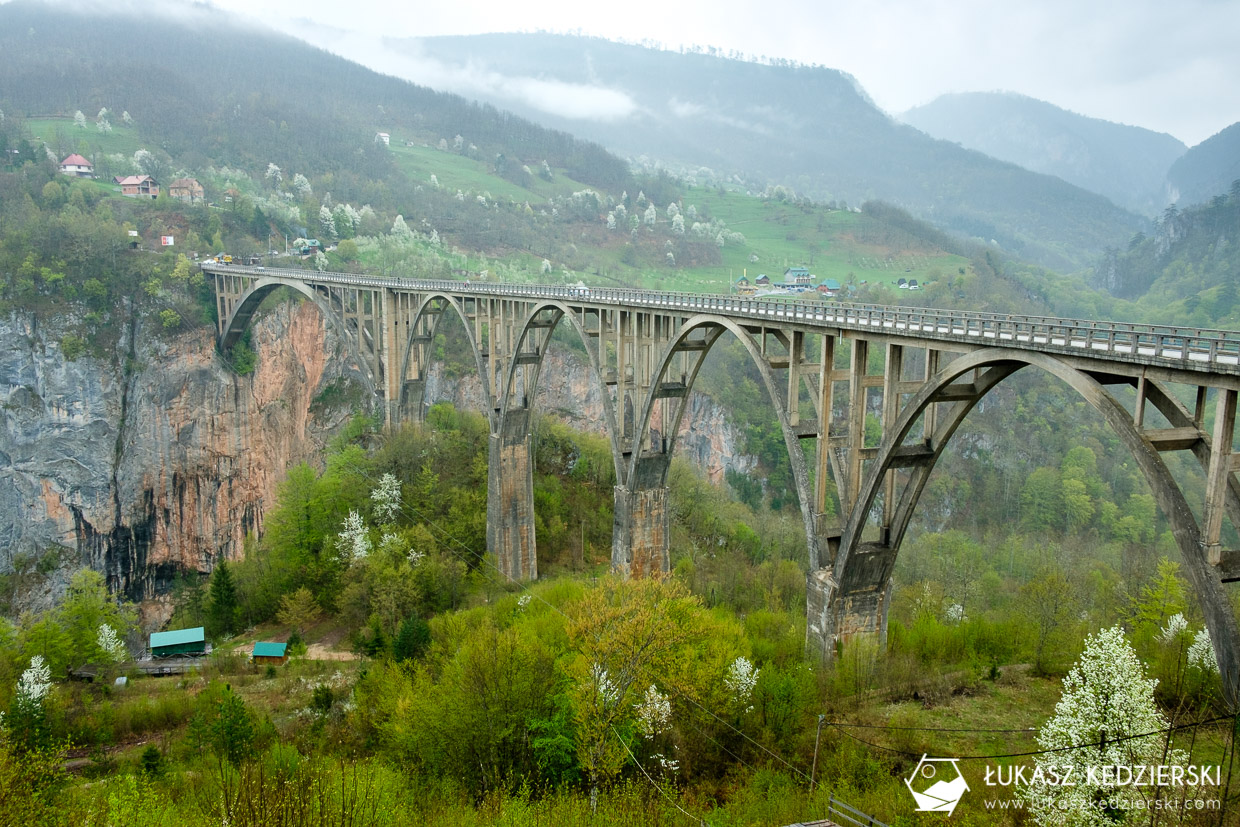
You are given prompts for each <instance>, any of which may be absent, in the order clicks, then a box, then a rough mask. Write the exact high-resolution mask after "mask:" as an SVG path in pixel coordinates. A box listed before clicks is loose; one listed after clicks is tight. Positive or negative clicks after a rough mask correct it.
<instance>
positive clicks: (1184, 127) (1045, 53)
mask: <svg viewBox="0 0 1240 827" xmlns="http://www.w3.org/2000/svg"><path fill="white" fill-rule="evenodd" d="M79 1H81V0H79ZM133 1H134V0H130V2H133ZM0 2H3V0H0ZM85 2H92V0H85ZM117 2H120V3H125V2H126V0H113V1H112V2H111V3H109V5H112V6H113V7H114V6H115V5H117ZM173 2H188V0H173ZM210 3H212V4H213V5H215V6H217V7H219V8H223V9H228V10H231V11H235V12H239V13H242V14H248V15H251V16H254V17H258V18H259V19H261V20H263V21H264V22H267V23H269V24H271V25H272V26H274V27H275V28H278V29H280V30H282V31H285V32H288V33H290V34H294V35H302V36H307V35H309V34H310V33H313V35H312V36H309V37H307V39H311V40H313V41H314V42H315V43H316V44H318V45H321V46H325V47H328V48H333V49H334V50H335V51H338V52H340V53H341V54H343V55H344V56H346V57H349V58H352V59H354V60H357V61H359V62H362V63H366V64H368V65H371V66H373V67H375V68H377V69H380V70H381V71H386V72H388V73H391V74H399V75H402V76H407V77H409V79H410V80H414V81H419V80H420V81H421V82H423V83H426V84H427V85H432V86H435V85H438V86H441V87H442V86H443V85H444V83H443V79H442V78H435V77H433V76H427V77H422V78H419V77H414V76H411V75H415V74H417V73H418V72H420V71H422V69H420V68H419V67H418V65H417V64H414V63H401V62H398V61H396V60H395V59H394V58H393V56H391V55H390V54H384V51H383V50H382V49H381V48H380V47H379V46H378V45H377V42H378V38H379V37H381V36H384V35H390V36H396V37H417V36H430V35H446V34H479V33H484V32H514V31H535V30H540V29H541V30H546V31H556V32H567V31H576V30H580V32H581V33H582V34H588V35H597V36H600V37H607V38H612V39H623V40H626V41H629V42H636V41H643V40H650V41H657V42H658V43H660V44H662V45H663V46H664V47H666V48H679V47H680V46H681V45H685V46H688V45H695V44H696V45H702V46H715V47H718V48H720V49H723V50H725V51H731V50H738V51H742V52H745V53H746V54H750V55H768V56H781V57H787V58H791V59H793V60H797V61H800V62H803V63H818V64H822V65H825V66H829V67H831V68H833V69H840V70H843V71H845V72H848V73H850V74H852V75H854V76H855V77H856V78H857V79H858V80H859V81H860V83H861V85H862V86H864V87H865V89H866V91H867V92H869V94H870V95H871V97H873V98H874V100H875V101H876V102H877V103H878V105H879V106H881V107H883V108H884V109H886V110H887V111H888V112H891V113H893V114H897V113H899V112H902V111H904V110H906V109H908V108H910V107H912V106H916V105H918V104H922V103H928V102H929V101H930V100H932V99H933V98H934V97H935V96H937V95H940V94H943V93H945V92H970V91H992V90H1006V91H1012V92H1020V93H1022V94H1026V95H1030V96H1032V97H1035V98H1040V99H1042V100H1045V101H1048V102H1050V103H1053V104H1055V105H1057V106H1061V107H1064V108H1065V109H1070V110H1072V111H1074V112H1079V113H1081V114H1084V115H1089V116H1092V117H1097V118H1104V119H1106V120H1109V121H1115V122H1118V123H1125V124H1131V125H1134V126H1142V127H1146V128H1147V129H1153V130H1156V131H1158V132H1168V133H1170V134H1172V135H1174V136H1175V137H1177V138H1179V139H1180V140H1182V141H1184V142H1185V143H1186V144H1188V145H1189V146H1192V145H1194V144H1197V143H1200V142H1201V141H1203V140H1205V139H1206V138H1208V137H1210V136H1211V135H1213V134H1215V133H1217V132H1219V131H1220V130H1222V129H1224V128H1225V127H1227V126H1230V125H1231V124H1233V123H1235V122H1236V121H1240V43H1238V42H1237V41H1238V40H1240V0H1178V2H1172V0H1033V1H1032V2H1031V1H1030V0H1009V1H1008V2H1001V0H846V2H841V0H767V2H755V1H754V0H712V2H702V1H701V0H679V1H677V0H671V1H670V2H669V0H602V1H600V0H578V1H577V2H548V1H547V0H529V2H523V3H519V2H510V1H506V2H498V1H497V0H434V2H427V0H413V2H400V0H395V2H392V0H210ZM143 5H145V4H143ZM306 21H313V23H314V24H317V25H307V22H306ZM344 31H349V32H352V33H353V36H348V37H343V36H338V35H340V34H342V33H343V32H344ZM456 91H466V90H456Z"/></svg>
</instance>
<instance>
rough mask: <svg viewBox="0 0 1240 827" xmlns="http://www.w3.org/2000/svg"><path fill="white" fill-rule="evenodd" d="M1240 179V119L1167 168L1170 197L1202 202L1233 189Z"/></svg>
mask: <svg viewBox="0 0 1240 827" xmlns="http://www.w3.org/2000/svg"><path fill="white" fill-rule="evenodd" d="M1237 179H1240V123H1233V124H1232V125H1231V126H1229V127H1227V128H1226V129H1224V130H1223V131H1222V132H1220V133H1218V134H1217V135H1215V136H1213V137H1211V138H1207V139H1206V140H1204V141H1202V142H1201V143H1199V144H1197V146H1195V147H1193V148H1192V149H1190V150H1189V151H1188V152H1186V153H1184V156H1183V157H1182V158H1180V159H1179V160H1178V161H1176V162H1175V164H1173V165H1172V167H1171V169H1170V170H1169V171H1168V172H1167V201H1168V202H1169V203H1177V204H1179V205H1180V206H1181V207H1184V206H1189V205H1192V204H1201V203H1204V202H1206V201H1209V200H1210V199H1211V198H1213V197H1214V196H1216V195H1223V194H1224V193H1226V192H1228V191H1229V190H1231V185H1232V182H1233V181H1236V180H1237Z"/></svg>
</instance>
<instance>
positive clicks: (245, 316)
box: [219, 276, 379, 394]
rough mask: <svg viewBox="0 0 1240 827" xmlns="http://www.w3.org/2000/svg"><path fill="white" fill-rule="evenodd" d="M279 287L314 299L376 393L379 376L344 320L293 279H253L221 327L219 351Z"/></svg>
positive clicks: (229, 345) (230, 344) (231, 342)
mask: <svg viewBox="0 0 1240 827" xmlns="http://www.w3.org/2000/svg"><path fill="white" fill-rule="evenodd" d="M280 287H287V288H289V289H290V290H295V291H297V292H298V293H300V294H302V295H303V296H305V297H306V298H308V299H309V300H310V301H312V302H314V305H315V307H317V308H318V309H319V312H320V313H322V314H323V318H324V319H326V320H327V323H328V324H329V325H331V326H332V329H333V330H335V331H336V335H337V336H339V337H340V341H341V342H343V343H344V346H345V347H346V348H348V350H349V355H350V357H352V359H353V361H354V363H355V364H356V365H357V367H358V369H359V371H360V372H361V375H362V379H363V380H364V381H365V383H366V387H367V389H368V390H369V391H370V392H371V393H372V394H374V393H376V392H377V387H378V379H379V378H378V377H376V376H375V375H374V371H373V369H372V368H371V365H370V363H369V362H368V361H367V360H366V359H363V358H362V354H361V351H359V350H358V348H357V344H356V342H355V341H354V339H353V336H352V335H351V334H350V333H349V331H348V329H347V328H346V327H345V324H344V320H343V319H341V318H340V316H339V314H337V313H336V312H335V311H334V310H332V308H331V307H330V306H329V305H328V304H327V302H326V301H325V300H324V298H323V296H322V294H320V293H319V292H318V291H317V290H315V289H313V288H312V287H311V286H310V285H308V284H306V283H304V282H302V281H300V280H295V279H290V280H284V279H278V278H271V277H269V276H268V277H263V278H258V279H255V280H254V282H253V284H252V285H251V286H250V288H249V289H248V290H247V291H246V292H245V293H244V294H243V295H242V296H241V297H240V299H239V300H238V301H237V303H236V305H234V306H233V309H232V312H230V313H229V314H228V319H227V320H226V321H225V323H224V326H223V330H224V332H223V334H222V335H221V336H220V340H219V347H220V350H221V351H222V352H228V351H229V350H231V349H232V347H233V346H234V345H235V344H237V342H238V340H240V338H241V335H242V334H243V333H245V329H246V328H247V327H248V326H249V324H250V320H251V319H252V318H253V316H254V313H255V312H256V311H257V310H258V307H259V305H261V304H262V303H263V299H265V298H267V296H268V295H270V294H271V293H272V291H274V290H276V289H277V288H280Z"/></svg>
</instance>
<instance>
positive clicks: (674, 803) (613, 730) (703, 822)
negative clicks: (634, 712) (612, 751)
mask: <svg viewBox="0 0 1240 827" xmlns="http://www.w3.org/2000/svg"><path fill="white" fill-rule="evenodd" d="M607 728H608V729H610V730H611V734H612V735H614V736H616V740H617V741H619V742H620V746H622V747H624V751H625V752H627V753H628V754H629V758H632V759H633V763H634V764H636V765H637V768H638V769H639V770H641V771H642V775H644V776H646V780H647V781H649V782H650V786H652V787H654V788H655V789H656V790H658V791H659V794H660V795H662V796H663V797H664V798H666V799H667V800H668V802H669V803H670V804H671V805H672V806H673V807H675V808H676V809H677V810H680V811H681V812H682V813H684V814H685V815H686V816H688V817H689V818H691V819H693V820H694V821H696V822H697V823H698V824H701V825H703V827H705V825H706V819H704V818H698V817H697V816H695V815H694V814H693V813H691V812H689V811H688V810H686V809H685V808H684V807H681V806H680V804H679V803H678V802H677V801H676V799H674V798H672V797H671V796H670V795H668V794H667V791H666V790H664V789H663V788H662V787H660V786H659V785H658V783H657V782H656V781H655V780H654V779H653V778H651V777H650V773H648V772H646V768H645V767H643V766H642V762H641V761H638V760H637V756H636V755H634V754H633V750H631V749H629V745H628V743H626V742H625V740H624V739H623V738H621V737H620V733H618V732H616V728H615V727H613V726H609V727H607Z"/></svg>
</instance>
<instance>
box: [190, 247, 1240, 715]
mask: <svg viewBox="0 0 1240 827" xmlns="http://www.w3.org/2000/svg"><path fill="white" fill-rule="evenodd" d="M203 270H204V272H206V273H208V274H210V275H211V276H213V277H214V279H215V289H216V299H217V307H218V310H219V320H220V327H219V334H220V347H221V349H223V350H227V349H228V348H230V347H231V346H232V344H233V343H235V342H236V341H237V339H238V337H239V336H240V335H241V334H242V333H243V332H244V329H245V327H246V326H247V325H248V324H249V321H250V319H251V317H252V315H253V313H254V311H255V310H256V309H257V307H258V305H259V303H260V302H261V301H262V299H263V297H264V296H266V295H267V294H268V293H269V292H270V291H271V290H274V289H276V288H278V287H287V288H290V289H293V290H296V291H299V292H301V293H302V294H303V295H305V296H307V297H308V298H310V299H311V300H313V301H314V302H315V303H316V304H317V305H318V306H319V308H320V310H321V311H322V312H323V314H324V315H325V317H326V318H327V321H328V322H329V324H330V325H331V326H332V327H334V329H335V330H336V332H337V334H339V336H340V338H341V339H342V341H343V342H344V343H345V345H346V347H347V349H348V351H349V353H350V355H351V356H352V358H353V359H354V360H355V361H356V363H357V365H358V367H359V369H360V370H361V373H362V375H363V378H364V380H365V381H366V382H368V383H369V386H370V389H371V390H372V391H373V392H374V394H375V396H376V398H377V399H378V400H379V401H381V402H382V404H383V406H384V409H385V412H386V417H387V421H388V422H396V421H399V420H402V419H415V420H416V419H420V418H421V416H422V414H423V410H424V405H425V401H424V395H425V383H426V376H427V371H428V370H429V366H430V363H431V360H432V358H433V350H434V349H433V341H434V337H435V335H436V332H437V330H438V323H439V321H440V320H442V318H443V317H445V316H447V315H453V316H456V317H457V318H458V319H459V320H460V321H461V323H462V325H463V327H464V330H465V334H466V337H467V338H468V340H469V344H470V346H471V348H472V351H473V357H474V359H475V363H476V366H477V369H478V373H479V378H480V380H481V385H482V390H483V396H484V398H485V399H486V400H487V401H486V406H485V407H486V410H485V413H486V415H487V417H488V418H489V420H490V426H491V441H490V448H489V453H488V457H489V474H488V499H487V547H488V551H490V552H491V553H492V554H494V555H495V558H496V560H497V563H498V565H499V567H500V568H501V570H502V571H503V572H504V573H505V574H506V575H507V576H509V577H512V578H514V579H522V578H529V577H536V576H537V560H536V555H535V538H534V514H533V488H532V486H533V483H532V467H533V466H532V452H531V437H530V434H531V425H532V418H531V414H532V407H533V402H534V399H535V396H536V394H535V392H536V390H537V383H538V378H539V373H540V370H541V367H542V365H543V362H544V356H545V354H546V350H547V346H548V344H549V343H550V338H551V335H552V333H553V331H554V330H555V329H556V328H557V326H558V325H559V324H560V323H561V322H565V323H567V325H568V328H567V329H568V332H569V334H570V335H576V336H578V337H579V338H580V340H581V343H582V345H583V346H584V348H585V351H586V353H587V358H588V361H589V363H590V364H589V366H590V369H591V376H592V379H593V382H594V384H595V387H596V388H597V390H598V391H599V395H600V396H601V399H602V407H603V412H602V413H603V419H604V421H605V425H606V430H607V434H608V437H609V439H610V441H611V446H612V454H613V458H614V461H615V467H616V488H615V522H614V528H613V543H612V567H613V569H614V570H616V571H617V572H619V573H621V574H623V575H625V576H643V575H649V574H658V573H660V572H666V571H668V569H669V565H670V554H669V538H670V530H671V524H670V513H671V512H670V508H669V503H668V488H667V477H668V471H669V468H670V461H671V456H672V452H673V450H674V446H675V441H676V435H677V433H678V432H679V426H680V423H681V420H682V417H683V414H684V412H685V409H686V406H687V401H688V398H689V395H690V392H691V390H692V386H693V383H694V381H695V379H696V377H697V375H698V371H699V369H700V368H701V365H702V363H703V361H704V359H705V357H706V355H707V353H708V352H709V351H710V350H711V348H712V347H713V345H714V344H715V342H716V341H718V340H719V339H720V338H721V337H722V336H723V334H725V333H730V334H732V335H734V336H735V337H736V338H737V339H738V340H739V341H740V343H741V344H742V345H743V346H744V348H745V350H746V351H747V352H748V354H749V356H750V358H751V359H752V360H753V362H754V365H755V367H756V369H757V370H758V372H759V374H760V375H761V377H762V381H763V383H764V385H765V387H766V389H767V392H768V394H769V396H770V398H771V401H772V403H773V406H774V408H775V414H776V416H777V418H778V420H779V423H780V427H781V429H782V431H783V434H784V439H785V443H786V444H787V446H788V454H789V461H790V464H791V465H792V472H793V474H792V475H793V479H794V482H795V486H796V489H797V495H798V498H799V502H800V505H801V514H802V519H803V521H804V524H805V531H806V538H807V544H808V554H809V560H808V565H809V575H808V580H807V590H808V598H807V614H808V623H807V632H806V644H807V648H808V649H809V650H810V651H811V652H815V653H817V654H818V655H819V656H821V657H823V658H828V659H829V658H831V657H833V655H834V653H835V652H836V651H837V649H838V648H839V647H840V646H842V645H843V644H844V643H845V642H846V641H847V640H848V639H849V638H850V637H852V636H854V635H858V634H877V635H879V636H880V637H883V636H885V634H886V620H887V610H888V606H889V603H890V594H891V572H892V569H893V567H894V563H895V558H896V555H897V553H898V550H899V547H900V544H901V541H902V539H903V537H904V534H905V531H906V529H907V528H908V525H909V522H910V520H911V517H912V515H913V512H914V508H915V506H916V504H917V501H918V499H919V498H920V495H921V493H922V491H923V490H924V488H925V485H926V483H927V480H928V478H929V475H930V472H931V471H932V469H933V468H934V465H935V463H936V462H937V460H938V458H939V456H940V455H941V453H942V451H943V450H944V448H945V446H946V445H947V443H948V441H949V440H950V439H951V437H952V435H953V434H954V433H955V431H956V429H957V428H958V427H959V425H960V424H961V422H963V420H964V419H965V417H966V416H967V415H968V413H969V412H970V411H971V410H972V409H973V408H974V407H975V406H976V405H977V404H978V403H979V402H980V401H981V399H982V398H984V397H985V396H986V395H987V394H988V393H989V392H990V391H991V390H992V389H993V388H994V387H996V386H997V385H998V384H999V383H1000V382H1002V381H1003V380H1004V379H1005V378H1007V377H1008V376H1010V375H1011V374H1013V373H1015V372H1016V371H1017V370H1020V369H1024V368H1033V369H1035V370H1038V371H1043V372H1046V373H1050V374H1051V375H1053V376H1055V377H1057V378H1058V379H1060V380H1061V381H1062V382H1064V383H1065V384H1066V385H1068V386H1069V387H1071V388H1072V389H1073V390H1075V391H1076V392H1077V393H1079V394H1080V395H1081V397H1082V398H1084V399H1085V400H1086V401H1088V402H1089V403H1090V404H1091V405H1092V406H1093V407H1094V408H1095V409H1096V410H1097V411H1098V412H1099V413H1100V414H1101V416H1102V417H1103V419H1104V420H1105V421H1106V422H1107V424H1108V425H1109V426H1110V427H1111V428H1112V429H1113V430H1114V431H1115V432H1116V434H1117V435H1118V436H1119V438H1120V441H1121V442H1122V444H1123V445H1124V446H1125V447H1126V449H1127V450H1128V451H1129V452H1131V454H1132V455H1133V458H1134V459H1135V460H1136V464H1137V467H1139V468H1140V469H1141V471H1142V473H1143V475H1144V476H1145V478H1146V480H1147V481H1148V483H1149V485H1150V488H1151V491H1152V493H1153V494H1154V497H1155V500H1156V501H1157V503H1158V505H1159V507H1160V509H1161V510H1162V512H1163V514H1164V516H1166V518H1167V520H1168V523H1169V524H1170V526H1171V530H1172V534H1173V535H1174V536H1175V538H1176V541H1177V544H1178V545H1179V547H1180V551H1181V554H1182V557H1183V561H1184V567H1183V572H1184V574H1185V576H1186V577H1187V579H1188V580H1189V582H1190V583H1191V584H1192V586H1193V589H1194V592H1195V593H1196V595H1197V597H1198V599H1199V600H1200V602H1201V605H1202V610H1203V615H1204V617H1205V621H1206V627H1207V629H1208V630H1209V632H1210V638H1211V642H1212V643H1213V645H1214V649H1215V654H1216V656H1217V657H1218V660H1219V666H1220V670H1221V672H1222V676H1223V685H1224V689H1225V692H1226V697H1227V699H1228V702H1229V703H1231V704H1233V705H1235V704H1237V703H1238V702H1240V631H1238V630H1237V623H1236V617H1235V614H1234V612H1233V611H1232V609H1231V602H1230V598H1229V596H1228V594H1227V591H1226V587H1225V586H1224V584H1225V583H1227V582H1232V581H1235V580H1240V550H1229V549H1225V548H1223V543H1222V537H1223V533H1222V532H1223V518H1224V517H1226V518H1227V520H1228V521H1229V522H1230V523H1231V524H1232V526H1233V528H1240V482H1238V481H1237V477H1236V472H1237V471H1238V470H1240V454H1237V453H1233V447H1234V442H1235V421H1236V407H1237V394H1238V392H1240V333H1238V332H1236V331H1224V330H1202V329H1186V328H1177V327H1168V326H1160V325H1139V324H1127V323H1120V322H1095V321H1085V320H1077V319H1057V318H1048V317H1039V316H1021V315H998V314H987V313H975V312H968V311H958V310H934V309H925V308H904V307H884V306H878V305H866V304H851V303H844V302H834V301H821V300H817V299H814V300H807V299H805V298H802V297H799V296H790V297H787V298H756V297H753V298H750V297H742V296H735V295H709V294H694V293H665V292H657V291H650V290H634V289H624V288H608V287H589V288H588V289H583V288H575V287H564V286H547V285H529V286H524V285H510V284H487V283H471V282H459V281H435V280H425V279H416V278H384V277H377V276H362V275H353V274H345V273H331V272H326V273H319V272H313V271H304V270H281V269H264V268H259V267H236V266H224V265H206V266H204V267H203ZM880 348H881V351H878V349H880ZM871 350H875V351H876V352H875V353H873V354H871ZM872 355H873V356H874V357H875V358H871V356H872ZM880 355H881V357H882V358H881V359H879V358H877V357H878V356H880ZM879 362H881V365H882V367H881V369H878V370H876V369H875V365H876V364H877V363H879ZM1113 388H1118V392H1113V390H1112V389H1113ZM867 411H869V412H871V413H873V412H875V411H877V412H879V420H880V423H881V428H882V436H881V439H880V441H879V444H878V445H877V446H875V445H873V444H867V443H866V437H865V434H866V427H867ZM872 418H873V417H871V419H872ZM807 439H813V440H815V447H814V450H813V451H812V452H810V456H812V460H809V459H807V456H806V452H805V451H803V450H802V449H801V443H802V440H807ZM1170 451H1187V452H1189V453H1190V454H1191V456H1192V457H1193V458H1194V459H1195V460H1196V461H1197V462H1198V463H1199V464H1200V465H1201V468H1202V470H1203V471H1204V473H1205V478H1206V485H1205V495H1204V501H1201V502H1198V503H1196V504H1195V506H1196V507H1193V505H1190V503H1189V500H1188V497H1187V496H1186V493H1185V490H1184V489H1183V488H1182V487H1181V486H1180V484H1179V483H1178V482H1177V481H1176V480H1175V479H1174V478H1173V476H1172V474H1171V472H1170V471H1169V469H1168V467H1167V465H1166V463H1165V462H1164V461H1163V458H1162V456H1161V455H1162V454H1163V453H1166V452H1170ZM1198 496H1199V495H1198Z"/></svg>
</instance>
